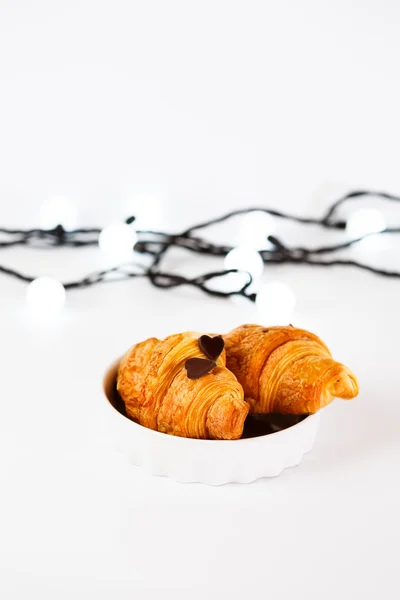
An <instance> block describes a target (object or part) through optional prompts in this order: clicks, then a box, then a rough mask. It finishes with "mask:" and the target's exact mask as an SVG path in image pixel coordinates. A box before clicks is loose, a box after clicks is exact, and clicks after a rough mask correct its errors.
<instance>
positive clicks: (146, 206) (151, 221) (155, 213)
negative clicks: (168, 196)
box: [124, 194, 165, 229]
mask: <svg viewBox="0 0 400 600" xmlns="http://www.w3.org/2000/svg"><path fill="white" fill-rule="evenodd" d="M124 214H126V215H134V216H135V217H136V221H135V225H136V228H137V229H162V228H163V225H164V222H165V215H164V207H163V203H162V201H161V199H160V198H158V197H157V196H154V195H149V194H137V195H136V196H135V197H134V198H132V199H130V200H128V201H127V202H126V203H125V213H124Z"/></svg>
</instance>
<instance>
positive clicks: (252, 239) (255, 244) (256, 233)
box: [239, 210, 276, 250]
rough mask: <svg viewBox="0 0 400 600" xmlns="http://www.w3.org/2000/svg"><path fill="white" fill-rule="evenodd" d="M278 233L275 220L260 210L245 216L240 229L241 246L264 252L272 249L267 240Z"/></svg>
mask: <svg viewBox="0 0 400 600" xmlns="http://www.w3.org/2000/svg"><path fill="white" fill-rule="evenodd" d="M275 231H276V220H275V218H274V217H273V216H272V215H270V214H268V213H265V212H261V211H260V210H257V211H254V212H251V213H249V214H248V215H245V216H244V217H243V219H242V222H241V225H240V229H239V239H240V243H241V245H244V246H248V247H250V248H254V249H255V250H263V249H265V248H269V247H270V243H269V242H268V240H267V238H268V236H269V235H272V234H273V233H275Z"/></svg>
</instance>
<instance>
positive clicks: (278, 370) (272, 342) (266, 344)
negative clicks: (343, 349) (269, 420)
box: [224, 325, 358, 414]
mask: <svg viewBox="0 0 400 600" xmlns="http://www.w3.org/2000/svg"><path fill="white" fill-rule="evenodd" d="M224 340H225V349H226V356H227V358H226V361H227V367H228V369H230V370H231V371H232V372H233V373H234V374H235V375H236V377H237V379H238V381H239V382H240V383H241V384H242V386H243V389H244V395H245V399H246V400H247V402H249V404H250V412H252V413H291V414H309V413H315V412H316V411H317V410H319V409H320V408H322V407H323V406H326V405H327V404H329V403H330V402H331V401H332V400H333V398H334V397H338V398H344V399H350V398H354V397H355V396H357V394H358V383H357V379H356V377H355V375H353V373H352V372H351V371H350V370H349V369H348V368H347V367H345V366H344V365H342V364H340V363H338V362H335V361H334V360H333V358H332V357H331V354H330V352H329V350H328V348H327V347H326V346H325V344H324V343H323V342H322V341H321V340H320V339H319V337H317V336H316V335H314V334H313V333H310V332H309V331H305V330H303V329H297V328H295V327H293V326H291V325H290V326H289V327H261V326H259V325H242V326H241V327H238V328H237V329H234V330H233V331H231V332H230V333H228V334H226V335H225V336H224Z"/></svg>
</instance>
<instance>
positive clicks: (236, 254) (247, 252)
mask: <svg viewBox="0 0 400 600" xmlns="http://www.w3.org/2000/svg"><path fill="white" fill-rule="evenodd" d="M224 267H225V269H237V270H238V271H247V272H248V273H250V275H251V276H252V277H253V279H258V278H259V277H260V276H261V274H262V272H263V270H264V262H263V259H262V258H261V255H260V253H259V252H257V250H254V248H249V247H247V246H238V247H237V248H233V250H231V251H230V252H228V254H227V255H226V256H225V260H224Z"/></svg>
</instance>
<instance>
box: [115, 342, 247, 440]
mask: <svg viewBox="0 0 400 600" xmlns="http://www.w3.org/2000/svg"><path fill="white" fill-rule="evenodd" d="M198 336H199V334H197V333H193V332H187V333H181V334H176V335H171V336H169V337H167V338H166V339H165V340H158V339H156V338H150V339H148V340H146V341H145V342H142V343H140V344H137V345H136V346H133V348H131V349H130V350H129V351H128V353H127V354H126V355H125V357H124V358H123V359H122V361H121V364H120V366H119V370H118V378H117V389H118V391H119V394H120V395H121V397H122V399H123V401H124V403H125V407H126V412H127V414H128V416H129V417H130V418H132V419H133V420H135V421H137V422H138V423H140V424H141V425H144V426H145V427H149V428H150V429H155V430H157V431H161V432H164V433H170V434H173V435H177V436H181V437H191V438H202V439H228V440H229V439H238V438H240V436H241V435H242V432H243V425H244V420H245V418H246V416H247V413H248V412H249V405H248V404H247V402H245V401H244V397H243V389H242V386H241V385H240V384H239V383H238V381H237V379H236V377H235V376H234V375H233V373H231V372H230V371H229V370H228V369H227V368H226V367H225V352H224V351H223V352H222V354H221V355H220V356H219V357H218V359H217V360H216V363H217V366H216V368H214V369H213V370H212V371H211V372H209V373H208V374H207V375H204V376H203V377H200V378H198V379H189V378H188V376H187V373H186V370H185V361H186V360H187V359H189V358H193V357H199V358H204V359H205V358H206V356H205V355H204V354H203V353H202V352H201V350H200V348H199V346H198V339H197V338H198Z"/></svg>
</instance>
